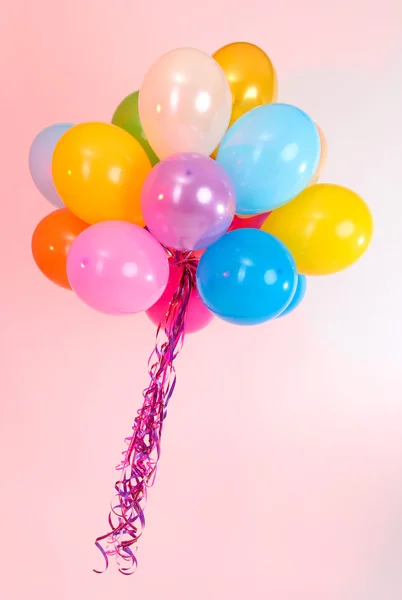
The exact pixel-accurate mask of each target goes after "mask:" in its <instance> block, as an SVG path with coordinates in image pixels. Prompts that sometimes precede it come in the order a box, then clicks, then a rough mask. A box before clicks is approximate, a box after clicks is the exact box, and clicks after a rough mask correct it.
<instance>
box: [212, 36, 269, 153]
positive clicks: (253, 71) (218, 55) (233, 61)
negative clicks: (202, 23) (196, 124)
mask: <svg viewBox="0 0 402 600" xmlns="http://www.w3.org/2000/svg"><path fill="white" fill-rule="evenodd" d="M212 58H214V59H215V60H216V62H217V63H218V65H219V66H220V67H221V69H222V70H223V72H224V73H225V75H226V79H227V80H228V82H229V86H230V90H231V92H232V115H231V119H230V123H229V127H230V126H231V125H233V123H234V122H235V121H237V119H238V118H239V117H241V116H242V115H244V114H245V113H247V112H249V111H250V110H252V109H253V108H256V107H257V106H261V104H270V103H271V102H276V101H277V99H278V77H277V74H276V70H275V67H274V65H273V64H272V62H271V60H270V58H269V57H268V56H267V55H266V54H265V52H264V50H262V49H261V48H259V47H258V46H255V45H254V44H250V43H249V42H233V43H232V44H228V45H227V46H223V48H220V49H219V50H217V51H216V52H215V54H213V55H212ZM217 153H218V148H217V149H216V150H215V151H214V152H213V153H212V154H211V158H213V159H216V156H217Z"/></svg>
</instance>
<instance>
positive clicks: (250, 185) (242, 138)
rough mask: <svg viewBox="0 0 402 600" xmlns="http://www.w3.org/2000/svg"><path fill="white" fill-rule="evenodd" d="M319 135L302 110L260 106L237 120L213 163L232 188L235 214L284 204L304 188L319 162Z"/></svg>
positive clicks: (258, 211)
mask: <svg viewBox="0 0 402 600" xmlns="http://www.w3.org/2000/svg"><path fill="white" fill-rule="evenodd" d="M320 152H321V144H320V136H319V133H318V130H317V127H316V125H315V123H314V122H313V121H312V120H311V119H310V117H309V116H308V115H306V113H304V112H303V111H302V110H300V109H299V108H296V107H295V106H290V105H289V104H264V105H262V106H258V107H257V108H254V109H253V110H251V111H250V112H248V113H246V114H244V115H243V116H242V117H240V119H238V120H237V121H236V122H235V123H234V124H233V125H232V127H231V128H230V129H229V130H228V131H227V133H226V135H225V137H224V138H223V140H222V143H221V145H220V147H219V151H218V156H217V161H218V162H219V163H220V164H221V165H222V166H223V168H224V169H225V170H226V171H227V173H228V174H229V176H230V178H231V180H232V182H233V184H234V186H235V190H236V213H237V214H240V215H255V214H259V213H262V212H266V211H269V210H274V209H275V208H278V207H279V206H282V205H283V204H286V203H287V202H289V201H290V200H292V198H294V197H295V196H297V195H298V194H300V192H301V191H302V190H304V188H306V187H307V186H308V185H309V183H310V181H311V180H312V178H313V175H314V174H315V172H316V170H317V167H318V163H319V160H320Z"/></svg>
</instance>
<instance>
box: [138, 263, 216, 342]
mask: <svg viewBox="0 0 402 600" xmlns="http://www.w3.org/2000/svg"><path fill="white" fill-rule="evenodd" d="M182 271H183V269H182V268H180V267H178V266H176V265H173V264H171V265H170V275H169V282H168V284H167V287H166V289H165V291H164V292H163V294H162V296H161V297H160V298H159V300H158V302H157V303H156V304H154V305H153V306H151V308H150V309H148V310H147V315H148V317H149V318H150V319H151V321H152V323H154V324H155V325H159V324H160V322H161V321H162V319H163V318H164V316H165V315H166V311H167V309H168V308H169V303H170V301H171V300H172V298H173V296H174V294H175V292H176V290H177V288H178V286H179V283H180V277H181V274H182ZM213 318H214V315H213V314H212V313H211V311H210V310H209V309H208V308H207V307H206V306H205V304H204V303H203V301H202V300H201V298H200V296H199V294H198V291H197V289H196V288H195V287H194V289H193V290H192V292H191V296H190V300H189V303H188V308H187V315H186V321H185V325H184V331H185V332H186V333H195V332H196V331H200V329H204V327H206V326H207V325H209V323H210V322H211V321H212V319H213Z"/></svg>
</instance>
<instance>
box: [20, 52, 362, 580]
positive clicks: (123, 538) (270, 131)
mask: <svg viewBox="0 0 402 600" xmlns="http://www.w3.org/2000/svg"><path fill="white" fill-rule="evenodd" d="M325 158H326V142H325V137H324V135H323V133H322V131H321V129H320V128H319V127H318V126H317V125H316V124H315V122H314V121H313V120H312V119H311V118H310V117H309V116H308V115H306V113H305V112H303V111H302V110H300V109H299V108H296V107H295V106H291V105H289V104H282V103H278V102H277V76H276V72H275V69H274V67H273V65H272V63H271V61H270V59H269V58H268V56H267V55H266V54H265V53H264V52H263V51H262V50H261V49H260V48H258V47H257V46H254V45H252V44H248V43H234V44H230V45H228V46H225V47H224V48H222V49H220V50H218V52H216V53H215V54H214V55H213V56H209V55H207V54H205V53H204V52H201V51H200V50H195V49H190V48H182V49H178V50H173V51H172V52H169V53H168V54H166V55H165V56H163V57H162V58H160V59H159V60H158V61H157V62H156V63H155V64H154V65H153V66H152V67H151V69H150V70H149V71H148V73H147V74H146V76H145V78H144V81H143V83H142V86H141V88H140V90H139V92H138V91H137V92H134V93H132V94H130V95H129V96H127V98H125V99H124V100H123V101H122V102H121V103H120V104H119V106H118V107H117V109H116V111H115V113H114V115H113V118H112V122H111V123H81V124H78V125H73V124H71V123H61V124H56V125H52V126H50V127H48V128H46V129H45V130H44V131H42V132H41V133H39V134H38V136H37V137H36V138H35V140H34V142H33V144H32V146H31V150H30V156H29V163H30V170H31V174H32V177H33V180H34V182H35V184H36V186H37V187H38V189H39V190H40V191H41V192H42V194H43V195H44V196H45V197H46V198H47V199H48V200H49V201H50V203H52V204H53V205H54V207H55V208H56V210H55V211H54V212H52V213H51V214H49V215H48V216H47V217H45V218H44V219H43V220H42V221H41V222H40V223H39V225H38V226H37V228H36V229H35V232H34V234H33V239H32V252H33V256H34V259H35V261H36V264H37V265H38V267H39V269H40V270H41V271H42V273H44V275H45V276H46V277H48V278H49V279H50V280H51V281H52V282H54V283H56V284H58V285H60V286H62V287H64V288H67V289H72V290H74V292H75V293H76V294H77V295H78V296H79V298H81V300H82V301H83V302H84V303H86V304H87V305H88V306H90V307H92V308H94V309H96V310H98V311H101V312H103V313H106V314H111V315H127V314H133V313H137V312H140V311H146V312H147V314H148V316H149V318H150V319H151V320H152V321H153V322H154V323H155V324H157V326H158V334H157V340H156V346H155V350H154V351H153V353H152V354H151V358H150V361H149V365H150V366H149V373H150V384H149V387H148V388H146V389H145V390H144V392H143V397H144V401H143V405H142V407H141V409H140V410H139V411H138V413H137V416H136V417H135V420H134V425H133V427H132V432H131V434H130V436H129V437H128V438H127V439H126V443H127V449H126V450H125V451H124V453H123V460H122V463H121V465H120V466H119V480H118V481H117V482H116V484H115V491H116V501H115V503H112V508H111V513H110V515H109V519H108V531H107V533H105V534H104V535H102V536H100V537H98V538H97V540H96V545H97V547H98V548H99V550H100V551H101V552H102V555H103V557H104V559H105V565H106V568H107V566H108V561H109V556H111V555H115V556H117V558H118V560H120V559H121V560H120V562H119V565H120V567H119V568H120V571H121V572H122V573H124V574H129V573H131V572H132V571H133V570H134V569H135V566H136V564H137V559H136V556H135V548H136V544H137V542H138V539H139V537H140V536H141V533H142V529H143V527H144V523H145V519H144V506H145V502H146V498H147V488H148V487H149V486H151V485H152V483H153V481H154V476H155V471H156V467H157V463H158V459H159V456H160V440H161V433H162V423H163V421H164V419H165V416H166V410H167V406H168V403H169V399H170V397H171V394H172V393H173V390H174V386H175V370H174V366H173V361H174V359H175V357H176V356H177V353H178V352H179V350H180V348H181V344H182V341H183V337H184V334H185V333H191V332H195V331H198V330H200V329H202V328H203V327H205V326H206V325H208V323H210V321H211V319H212V318H213V316H214V315H216V316H218V317H220V318H221V319H224V320H226V321H229V322H231V323H235V324H240V325H253V324H258V323H262V322H264V321H268V320H270V319H275V318H277V317H279V316H283V315H287V314H289V313H290V312H291V311H292V310H294V309H295V308H296V307H297V306H298V305H299V304H300V302H301V301H302V300H303V297H304V294H305V290H306V276H309V275H327V274H331V273H336V272H337V271H340V270H342V269H345V268H347V267H349V266H350V265H352V264H353V263H354V262H355V261H356V260H358V259H359V258H360V256H361V255H362V254H363V253H364V252H365V250H366V249H367V247H368V245H369V243H370V240H371V236H372V229H373V224H372V217H371V214H370V211H369V209H368V207H367V205H366V204H365V203H364V201H363V200H362V199H361V198H360V197H359V196H358V195H357V194H356V193H354V192H352V191H351V190H348V189H347V188H344V187H341V186H338V185H333V184H320V183H317V181H318V179H319V177H320V175H321V171H322V168H323V166H324V163H325ZM160 332H163V334H164V336H165V337H164V341H163V343H162V341H161V340H160V336H159V334H160ZM121 561H126V563H125V564H126V566H121ZM127 561H128V566H127ZM123 564H124V563H123Z"/></svg>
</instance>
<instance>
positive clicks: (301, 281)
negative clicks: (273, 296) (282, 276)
mask: <svg viewBox="0 0 402 600" xmlns="http://www.w3.org/2000/svg"><path fill="white" fill-rule="evenodd" d="M306 285H307V280H306V276H305V275H298V277H297V287H296V291H295V293H294V296H293V298H292V299H291V301H290V303H289V304H288V306H287V307H286V308H285V310H284V311H283V312H281V314H280V315H278V316H279V317H284V316H285V315H288V314H289V313H291V312H293V311H294V310H295V309H296V308H297V307H298V306H299V304H300V303H301V302H302V300H303V298H304V296H305V295H306Z"/></svg>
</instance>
